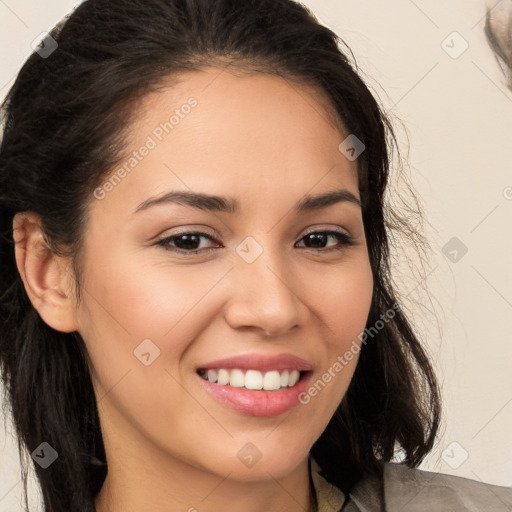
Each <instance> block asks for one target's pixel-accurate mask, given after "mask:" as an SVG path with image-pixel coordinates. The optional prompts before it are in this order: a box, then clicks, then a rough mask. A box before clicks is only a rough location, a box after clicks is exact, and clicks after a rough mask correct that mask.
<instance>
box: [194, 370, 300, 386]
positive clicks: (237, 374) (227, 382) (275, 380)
mask: <svg viewBox="0 0 512 512" xmlns="http://www.w3.org/2000/svg"><path fill="white" fill-rule="evenodd" d="M198 374H199V375H200V376H201V377H202V378H203V379H204V380H207V381H209V382H212V383H216V384H219V385H222V386H231V387H235V388H245V389H252V390H260V389H263V390H265V391H276V390H279V389H281V388H289V387H293V386H295V384H297V382H298V381H299V379H300V376H301V374H300V372H299V370H297V369H289V370H281V371H279V370H271V371H267V372H261V371H259V370H253V369H248V370H242V369H239V368H234V369H231V370H228V369H225V368H219V369H212V368H210V369H205V368H200V369H199V370H198Z"/></svg>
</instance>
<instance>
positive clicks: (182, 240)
mask: <svg viewBox="0 0 512 512" xmlns="http://www.w3.org/2000/svg"><path fill="white" fill-rule="evenodd" d="M201 238H207V239H208V240H210V241H212V242H213V241H214V239H213V238H212V237H211V236H210V235H207V234H206V233H201V232H199V231H186V232H183V233H178V234H176V235H172V236H168V237H167V238H163V239H162V240H159V241H158V242H157V243H156V245H159V246H163V248H164V249H166V250H168V251H174V252H178V253H184V254H197V253H199V252H203V250H202V249H201V248H200V249H197V248H196V247H197V245H198V243H199V246H200V245H201V243H200V240H201ZM171 243H174V244H175V245H176V246H177V247H173V246H172V245H170V244H171Z"/></svg>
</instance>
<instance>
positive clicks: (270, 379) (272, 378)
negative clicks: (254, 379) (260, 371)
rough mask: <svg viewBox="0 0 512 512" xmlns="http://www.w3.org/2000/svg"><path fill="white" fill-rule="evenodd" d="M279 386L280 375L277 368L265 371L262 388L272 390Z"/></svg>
mask: <svg viewBox="0 0 512 512" xmlns="http://www.w3.org/2000/svg"><path fill="white" fill-rule="evenodd" d="M280 387H281V375H279V372H278V371H277V370H274V371H271V372H267V373H265V377H263V389H266V390H267V391H272V390H274V389H279V388H280Z"/></svg>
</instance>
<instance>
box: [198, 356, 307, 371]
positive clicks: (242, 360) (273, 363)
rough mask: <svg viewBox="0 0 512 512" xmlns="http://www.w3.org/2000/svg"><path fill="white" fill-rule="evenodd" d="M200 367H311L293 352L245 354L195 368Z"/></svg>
mask: <svg viewBox="0 0 512 512" xmlns="http://www.w3.org/2000/svg"><path fill="white" fill-rule="evenodd" d="M200 368H203V369H215V368H218V369H220V368H225V369H226V370H227V369H230V368H231V369H233V368H239V369H240V370H259V371H262V372H263V371H269V370H289V369H292V370H299V371H309V370H312V369H313V367H312V366H311V364H310V363H308V361H306V360H305V359H302V358H301V357H297V356H294V355H293V354H277V355H273V356H271V355H265V354H245V355H241V356H233V357H227V358H225V359H216V360H215V361H209V362H207V363H204V364H201V365H199V366H198V367H197V368H196V369H197V370H199V369H200Z"/></svg>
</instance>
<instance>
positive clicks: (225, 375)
mask: <svg viewBox="0 0 512 512" xmlns="http://www.w3.org/2000/svg"><path fill="white" fill-rule="evenodd" d="M217 384H222V385H226V384H229V372H228V371H227V370H219V371H218V372H217Z"/></svg>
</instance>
